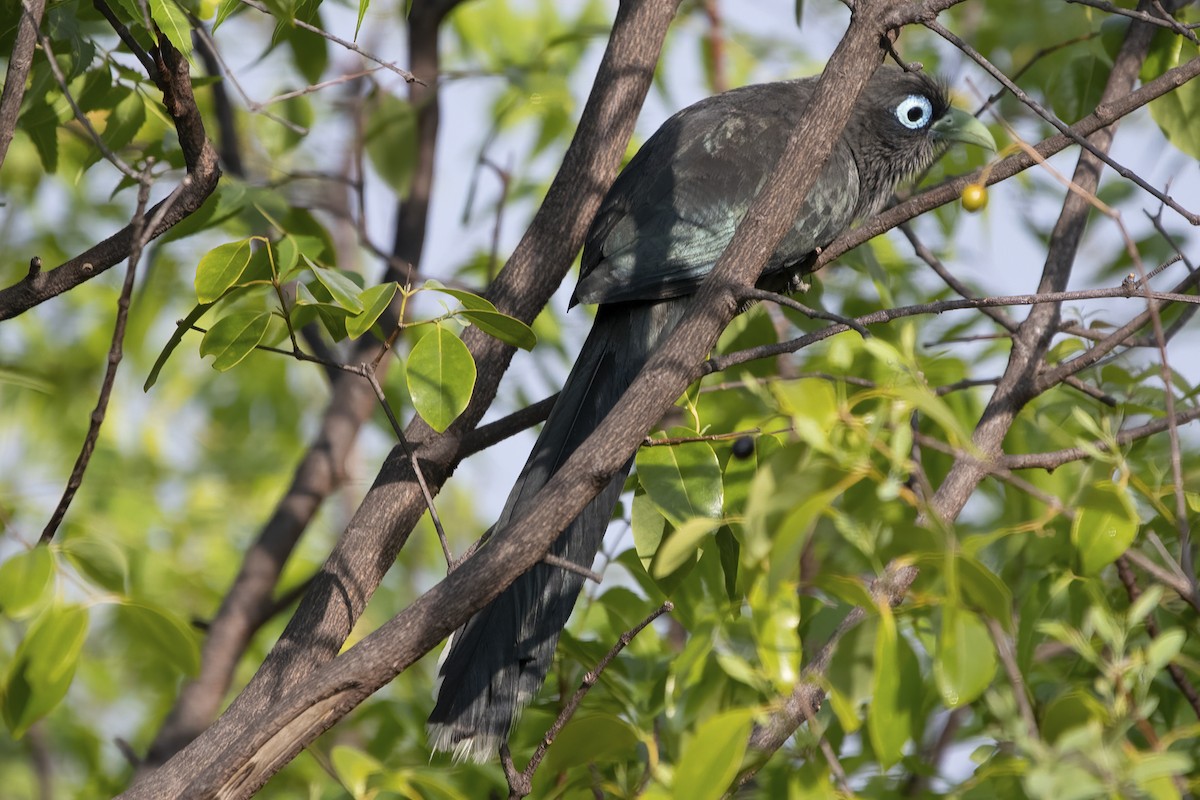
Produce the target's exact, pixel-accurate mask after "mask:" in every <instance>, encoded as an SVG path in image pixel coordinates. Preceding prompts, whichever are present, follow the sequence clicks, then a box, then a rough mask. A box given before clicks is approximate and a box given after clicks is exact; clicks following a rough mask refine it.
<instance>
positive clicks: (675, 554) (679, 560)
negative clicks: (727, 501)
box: [650, 517, 725, 578]
mask: <svg viewBox="0 0 1200 800" xmlns="http://www.w3.org/2000/svg"><path fill="white" fill-rule="evenodd" d="M724 524H725V521H724V520H720V519H710V518H708V517H693V518H692V519H689V520H688V521H687V522H684V523H683V524H682V525H679V526H678V527H677V528H675V530H673V531H672V532H671V533H670V535H668V536H667V537H666V540H665V541H664V542H663V543H662V546H661V547H659V548H658V553H657V555H656V556H655V558H654V561H653V566H652V568H651V570H650V574H651V575H653V576H654V577H655V578H664V577H666V576H668V575H670V574H671V573H672V572H674V571H675V570H677V569H679V568H680V567H682V566H683V565H684V564H685V563H687V562H688V561H690V560H692V559H693V558H694V557H695V555H696V552H697V551H698V550H699V549H700V546H701V545H702V544H704V542H705V541H707V540H708V538H709V536H710V535H711V534H712V533H713V531H715V530H717V529H718V528H720V527H721V526H722V525H724Z"/></svg>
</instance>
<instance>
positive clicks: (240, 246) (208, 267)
mask: <svg viewBox="0 0 1200 800" xmlns="http://www.w3.org/2000/svg"><path fill="white" fill-rule="evenodd" d="M249 263H250V240H249V239H242V240H241V241H237V242H227V243H225V244H222V245H217V246H216V247H214V248H213V249H212V250H209V251H208V252H207V253H205V254H204V256H203V257H202V258H201V259H200V264H199V265H198V266H197V267H196V299H197V300H199V301H200V302H201V303H214V302H216V301H217V300H218V299H220V297H221V295H223V294H225V292H227V291H228V290H229V289H230V288H232V287H233V286H234V285H235V284H236V283H237V282H238V278H240V277H242V273H243V272H244V271H245V270H246V265H247V264H249Z"/></svg>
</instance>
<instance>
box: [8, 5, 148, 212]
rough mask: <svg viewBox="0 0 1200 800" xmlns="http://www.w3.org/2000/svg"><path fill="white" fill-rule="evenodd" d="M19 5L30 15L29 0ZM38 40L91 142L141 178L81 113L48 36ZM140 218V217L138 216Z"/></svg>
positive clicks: (110, 159)
mask: <svg viewBox="0 0 1200 800" xmlns="http://www.w3.org/2000/svg"><path fill="white" fill-rule="evenodd" d="M21 7H22V8H23V9H24V11H25V13H26V14H28V15H29V16H30V17H32V16H33V12H32V11H31V10H30V8H29V0H21ZM38 40H39V41H40V42H41V45H42V51H43V52H45V54H46V61H47V62H49V64H50V72H51V73H53V75H54V80H55V82H57V83H58V88H59V90H60V91H61V92H62V93H63V97H65V98H66V99H67V103H69V104H70V106H71V111H73V112H74V113H75V120H76V121H77V122H78V123H79V124H80V125H82V126H83V129H84V130H86V131H87V132H88V135H89V136H91V137H92V144H94V145H96V148H97V149H98V150H99V151H100V152H101V153H103V154H104V158H105V159H107V160H108V162H109V163H110V164H112V165H113V166H114V167H116V168H117V169H118V170H120V171H121V174H122V175H124V176H125V177H127V178H130V179H132V180H135V181H136V180H141V176H140V174H139V173H138V171H137V170H135V169H134V168H133V167H131V166H129V164H127V163H125V159H123V158H121V157H120V156H119V155H117V154H116V153H114V152H113V150H112V148H111V147H109V146H108V145H107V144H106V143H105V141H104V140H103V139H102V138H100V134H99V133H97V132H96V129H95V128H94V127H93V126H92V121H91V120H90V119H88V115H87V114H85V113H83V109H82V108H80V107H79V103H77V102H75V95H73V94H71V89H70V87H69V86H67V77H66V76H65V75H63V71H62V68H61V67H60V66H59V65H58V59H57V58H55V56H54V48H53V47H52V46H51V44H50V37H49V36H47V35H46V34H44V33H41V32H39V33H38ZM139 219H140V217H139Z"/></svg>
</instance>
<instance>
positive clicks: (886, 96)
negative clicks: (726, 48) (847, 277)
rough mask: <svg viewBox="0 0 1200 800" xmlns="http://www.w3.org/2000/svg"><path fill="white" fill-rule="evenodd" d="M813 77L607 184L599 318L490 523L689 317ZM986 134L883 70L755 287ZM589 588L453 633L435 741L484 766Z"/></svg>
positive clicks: (710, 123)
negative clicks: (948, 149) (947, 153)
mask: <svg viewBox="0 0 1200 800" xmlns="http://www.w3.org/2000/svg"><path fill="white" fill-rule="evenodd" d="M815 85H816V79H815V78H802V79H799V80H793V81H783V82H780V83H769V84H761V85H756V86H747V87H744V88H742V89H735V90H733V91H730V92H726V93H724V94H720V95H716V96H715V97H710V98H708V99H706V100H702V101H700V102H699V103H696V104H695V105H692V106H689V107H688V108H685V109H684V110H682V111H680V112H679V113H677V114H676V115H675V116H673V117H671V118H670V119H669V120H667V122H666V123H664V124H663V126H662V127H661V128H659V130H658V131H657V132H656V133H655V134H654V135H653V136H652V137H650V139H649V140H648V141H647V142H646V143H645V145H643V146H642V148H641V150H640V151H639V152H638V153H637V155H636V156H634V158H633V159H632V160H631V161H630V162H629V164H628V166H626V168H625V170H624V171H623V172H622V173H621V175H620V176H619V177H618V178H617V180H616V181H615V182H614V183H613V186H612V188H611V189H610V190H609V192H608V195H607V196H606V197H605V200H604V202H603V204H602V205H601V207H600V211H599V212H598V214H597V215H596V219H595V221H594V222H593V223H592V227H591V230H590V231H589V233H588V236H587V240H586V242H585V244H584V250H583V266H582V271H581V275H580V279H579V284H578V286H577V287H576V289H575V294H574V296H573V298H572V304H574V303H576V302H581V303H598V304H600V308H599V311H598V312H597V315H596V321H595V324H594V326H593V328H592V331H591V333H590V334H589V335H588V338H587V341H586V343H585V344H584V346H583V350H582V351H581V352H580V355H579V358H578V360H577V361H576V363H575V366H574V368H573V369H572V370H571V374H570V376H569V377H568V378H567V382H566V385H565V386H564V387H563V390H562V393H561V395H560V396H559V399H558V402H557V403H556V404H555V406H554V410H553V411H552V412H551V414H550V417H549V419H548V420H547V421H546V425H545V427H544V428H543V429H542V433H541V435H540V436H539V438H538V441H537V444H536V445H535V446H534V450H533V453H532V455H530V457H529V461H528V462H527V463H526V465H525V468H524V469H523V470H522V472H521V474H520V476H519V477H518V479H517V483H516V486H515V487H514V488H513V491H512V494H511V495H510V496H509V498H508V502H507V504H506V505H505V508H504V511H503V513H502V514H501V516H500V519H499V520H498V521H497V523H496V525H495V526H494V527H493V529H492V530H495V531H500V530H503V529H504V528H505V527H506V526H507V525H508V523H509V521H510V520H512V519H514V518H516V517H518V516H520V515H521V513H523V511H524V510H525V504H526V503H528V502H529V501H530V500H531V499H532V498H533V496H534V495H535V494H537V492H538V490H539V489H541V488H542V486H544V485H545V483H546V482H547V481H548V480H549V479H550V476H551V475H553V474H554V472H555V471H556V470H557V469H558V468H559V467H560V466H561V465H562V463H563V462H564V461H566V459H567V457H568V456H570V454H571V453H572V452H573V451H574V450H575V448H576V447H578V446H579V444H580V443H582V442H583V440H584V439H585V438H587V436H588V434H590V433H591V432H592V431H593V430H594V429H595V428H596V426H597V425H599V423H600V421H601V420H603V419H604V416H605V415H606V414H607V413H608V412H609V410H611V409H612V407H613V406H614V405H615V404H616V402H617V400H618V398H620V396H621V394H622V393H623V392H624V391H625V389H626V388H627V387H628V386H629V384H630V383H631V382H632V381H633V379H634V377H635V376H636V375H637V373H638V371H639V370H640V369H641V368H642V366H643V365H644V364H645V362H646V360H647V359H648V358H649V356H650V354H651V352H652V351H653V349H654V347H655V346H656V344H657V343H658V342H659V341H660V340H661V339H662V338H663V337H664V336H665V334H666V333H668V332H669V331H670V330H671V329H672V328H673V327H674V326H675V324H676V323H677V322H678V321H679V319H680V318H681V317H682V316H683V314H684V312H686V311H687V308H688V306H689V304H690V300H691V295H692V294H693V293H694V292H695V291H696V289H697V288H698V287H699V285H700V283H701V281H703V280H704V277H705V276H706V275H707V274H708V272H709V271H710V270H711V269H712V268H713V266H714V265H715V263H716V261H717V259H718V258H719V257H720V255H721V252H722V251H723V250H724V249H725V246H726V245H727V244H728V243H729V241H730V239H731V238H732V236H733V232H734V229H735V228H736V227H737V225H738V223H739V222H740V221H741V219H742V217H743V216H744V215H745V213H746V211H747V210H748V209H749V207H750V205H751V203H752V202H753V200H754V197H755V195H756V194H757V193H758V191H759V190H760V189H761V188H762V186H763V184H764V183H765V182H766V180H767V178H768V177H769V175H770V172H771V169H772V168H773V167H774V165H775V163H776V162H777V161H778V160H779V157H780V155H781V154H782V153H783V149H784V146H785V144H786V141H787V138H788V136H789V135H790V132H791V131H792V130H793V129H794V128H795V127H796V126H797V125H798V124H799V122H800V120H801V118H802V117H803V115H804V113H805V111H806V108H807V106H808V102H809V99H810V97H811V96H812V91H813V87H814V86H815ZM990 140H991V137H990V136H988V134H987V131H986V129H985V128H983V127H982V125H980V124H979V123H978V122H976V121H975V120H974V118H972V117H970V116H969V115H966V114H964V113H963V112H961V111H957V110H955V109H952V108H950V105H949V102H948V100H947V97H946V92H945V90H944V88H943V87H942V86H941V85H940V84H938V83H937V82H936V81H934V80H932V79H930V78H929V77H927V76H925V75H923V74H919V73H910V72H902V71H901V70H899V69H896V68H892V67H883V68H880V69H879V70H878V71H877V72H876V73H875V76H874V77H873V78H872V79H871V81H870V82H869V83H868V85H867V87H866V88H865V89H864V90H863V92H862V94H861V95H860V97H859V100H858V102H857V103H856V105H855V108H854V111H853V113H852V115H851V118H850V121H849V123H848V125H847V127H846V130H845V132H844V133H843V134H842V137H841V139H840V140H839V141H838V143H837V145H836V146H835V147H834V149H833V153H832V155H831V156H830V157H829V160H828V161H827V162H826V164H825V167H824V169H823V170H822V172H821V174H820V177H819V178H818V179H817V181H816V183H815V184H814V185H813V187H812V189H811V190H810V191H809V193H808V198H807V199H806V201H805V204H804V207H803V208H802V210H801V212H800V215H799V216H798V217H797V218H796V221H795V223H794V224H793V226H792V229H791V230H790V231H789V232H788V234H787V235H786V236H785V237H784V240H783V242H782V243H781V244H780V246H779V248H778V249H777V250H776V251H775V253H774V254H773V255H772V256H771V259H770V260H769V261H768V263H767V266H766V268H765V270H764V271H763V275H762V278H761V279H760V280H759V285H760V286H761V287H764V288H769V289H772V290H780V289H785V288H788V287H789V286H792V285H794V283H795V282H796V281H797V280H798V278H799V277H800V276H802V275H803V274H804V273H805V272H807V271H808V270H809V269H810V268H811V265H812V263H813V261H814V259H815V256H816V252H817V250H818V249H819V248H822V247H824V246H826V245H828V244H829V243H830V242H831V241H833V239H834V238H836V237H837V235H838V234H840V233H842V232H843V231H844V230H846V229H847V228H848V227H849V226H850V225H851V223H852V222H854V220H855V219H859V218H862V217H866V216H869V215H870V214H872V213H874V212H875V211H877V210H879V208H880V207H881V206H882V205H883V203H885V202H886V201H887V199H888V198H889V197H890V196H891V194H892V191H893V190H894V189H895V187H896V185H897V184H898V183H899V182H900V181H902V180H904V179H906V178H908V177H911V176H912V175H914V174H915V173H917V172H919V171H920V170H922V169H924V168H925V167H926V166H928V165H929V164H930V163H931V162H932V161H933V160H934V159H935V158H936V157H937V155H938V154H939V153H940V152H941V151H942V150H943V149H944V148H945V146H946V145H947V144H948V143H949V142H950V141H968V142H973V143H976V144H984V145H985V146H986V144H987V143H988V142H990ZM628 471H629V467H628V465H627V466H626V468H625V470H624V471H623V472H622V473H621V474H620V475H617V476H616V477H614V478H613V480H612V482H611V483H610V484H609V485H608V486H607V487H606V488H605V489H604V490H603V491H602V492H600V494H599V495H598V496H597V497H596V498H595V500H593V501H592V502H591V503H590V504H589V505H588V506H587V508H585V509H584V511H583V513H582V514H581V515H580V516H579V517H578V518H577V519H576V520H575V521H574V522H573V523H571V525H570V526H568V527H567V528H566V530H564V531H563V533H562V534H561V535H560V536H559V538H558V539H557V541H556V542H555V543H554V546H553V548H552V550H551V552H552V553H554V554H555V555H557V556H559V557H561V558H566V559H569V560H570V561H573V562H574V563H576V564H579V565H581V566H583V567H590V566H591V564H592V560H593V559H594V558H595V556H596V553H597V552H598V551H599V548H600V544H601V540H602V539H603V536H604V531H605V529H606V527H607V525H608V521H609V517H610V516H611V514H612V509H613V507H614V505H615V504H616V501H617V498H618V496H619V495H620V491H621V486H622V484H623V482H624V480H623V479H624V475H625V474H626V473H628ZM582 585H583V578H582V576H580V575H579V574H578V573H575V572H570V571H567V570H563V569H561V568H557V567H551V566H548V565H546V564H539V565H537V566H535V567H534V568H533V569H531V570H530V571H529V572H527V573H526V574H525V575H523V576H521V577H520V578H518V579H517V581H516V582H515V583H513V584H512V586H510V587H509V588H508V589H506V590H505V591H504V592H503V593H502V594H501V595H500V596H499V597H497V598H496V599H495V600H494V601H493V602H492V603H491V604H490V605H489V606H487V607H486V608H484V609H483V610H482V611H480V612H479V613H478V614H476V615H475V616H474V617H473V618H472V619H471V620H470V621H469V622H468V623H467V624H466V625H465V626H464V627H463V628H462V629H461V630H459V631H458V632H457V633H456V634H455V635H454V637H453V639H452V641H451V644H450V645H449V646H448V651H447V654H446V656H445V660H444V662H443V663H442V665H441V667H440V670H439V678H440V682H439V689H438V696H437V703H436V705H435V707H434V710H433V713H432V714H431V715H430V722H429V733H430V740H431V742H432V743H433V746H434V748H435V749H438V750H451V751H454V752H455V754H456V755H458V756H465V757H470V758H474V759H476V760H481V761H482V760H486V759H488V758H490V757H492V756H493V755H494V754H495V753H496V751H497V749H498V747H499V745H500V744H501V743H503V741H504V739H505V738H506V737H507V735H508V732H509V730H510V728H511V727H512V724H513V722H514V720H515V718H516V715H517V713H518V712H519V711H520V709H521V708H523V707H524V706H525V705H526V704H528V703H529V701H530V700H532V699H533V697H534V695H536V693H537V691H538V689H539V688H540V687H541V685H542V682H543V681H544V680H545V677H546V673H547V671H548V670H549V668H550V663H551V661H552V659H553V655H554V648H555V645H556V644H557V642H558V636H559V633H560V632H561V630H562V628H563V627H564V626H565V625H566V622H567V618H568V617H569V616H570V613H571V608H572V606H573V605H574V603H575V599H576V597H577V596H578V594H579V591H580V589H581V588H582Z"/></svg>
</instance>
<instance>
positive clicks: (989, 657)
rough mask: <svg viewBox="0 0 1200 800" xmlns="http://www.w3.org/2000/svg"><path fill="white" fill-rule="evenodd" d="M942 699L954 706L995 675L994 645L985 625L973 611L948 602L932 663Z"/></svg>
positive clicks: (977, 692)
mask: <svg viewBox="0 0 1200 800" xmlns="http://www.w3.org/2000/svg"><path fill="white" fill-rule="evenodd" d="M933 671H934V675H935V677H936V678H937V684H938V690H939V691H940V692H941V694H942V702H943V703H945V704H946V707H947V708H958V707H959V706H962V705H966V704H967V703H970V702H971V701H972V700H974V699H975V698H977V697H979V695H981V694H983V690H984V689H986V688H987V687H988V686H989V685H990V684H991V682H992V677H993V676H994V675H995V674H996V648H995V646H994V644H993V643H992V637H991V636H990V635H989V634H988V630H987V626H985V625H984V624H983V622H982V621H981V620H980V619H979V617H977V616H976V615H975V614H974V613H973V612H971V611H968V610H967V609H965V608H962V607H961V606H957V605H952V604H948V605H946V606H945V607H944V608H943V609H942V630H941V635H940V636H939V637H938V646H937V654H936V656H935V658H934V662H933Z"/></svg>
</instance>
